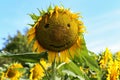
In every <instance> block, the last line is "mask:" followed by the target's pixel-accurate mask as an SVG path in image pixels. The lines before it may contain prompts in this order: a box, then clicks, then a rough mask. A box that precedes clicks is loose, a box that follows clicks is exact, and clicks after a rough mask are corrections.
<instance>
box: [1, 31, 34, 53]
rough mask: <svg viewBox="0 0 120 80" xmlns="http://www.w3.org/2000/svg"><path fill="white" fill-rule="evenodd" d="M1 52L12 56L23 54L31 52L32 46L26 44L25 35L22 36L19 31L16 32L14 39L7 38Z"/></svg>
mask: <svg viewBox="0 0 120 80" xmlns="http://www.w3.org/2000/svg"><path fill="white" fill-rule="evenodd" d="M3 50H4V51H7V52H10V53H14V54H17V53H25V52H31V51H32V46H31V45H28V44H27V35H26V34H25V35H23V34H21V32H20V31H17V34H16V35H15V36H14V37H11V36H8V39H7V40H6V42H5V47H4V48H3Z"/></svg>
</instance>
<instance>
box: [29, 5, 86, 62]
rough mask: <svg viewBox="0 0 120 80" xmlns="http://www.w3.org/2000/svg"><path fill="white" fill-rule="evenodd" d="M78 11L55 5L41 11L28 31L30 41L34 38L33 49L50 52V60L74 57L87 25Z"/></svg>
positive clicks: (63, 59)
mask: <svg viewBox="0 0 120 80" xmlns="http://www.w3.org/2000/svg"><path fill="white" fill-rule="evenodd" d="M79 18H80V16H79V14H78V13H72V12H71V11H70V10H69V9H65V8H63V7H58V6H55V7H54V8H51V7H49V9H48V11H46V12H45V11H41V15H40V16H38V18H37V20H36V22H35V24H34V25H33V27H32V28H31V29H30V30H29V31H28V43H30V42H31V41H33V40H34V44H33V51H37V52H39V53H40V52H44V51H47V52H48V61H49V62H53V61H54V60H56V61H57V62H59V61H60V62H61V61H65V60H66V59H67V58H74V56H75V55H77V53H75V51H76V49H77V48H80V47H81V43H82V39H83V38H82V37H80V36H79V34H82V33H83V32H84V30H85V26H84V24H83V22H82V21H81V20H79Z"/></svg>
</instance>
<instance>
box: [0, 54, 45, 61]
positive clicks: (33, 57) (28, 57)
mask: <svg viewBox="0 0 120 80" xmlns="http://www.w3.org/2000/svg"><path fill="white" fill-rule="evenodd" d="M0 57H4V58H13V59H15V60H17V61H21V62H33V63H34V62H39V61H40V59H41V58H44V59H47V53H46V52H43V53H40V54H38V53H19V54H11V53H7V54H5V53H0Z"/></svg>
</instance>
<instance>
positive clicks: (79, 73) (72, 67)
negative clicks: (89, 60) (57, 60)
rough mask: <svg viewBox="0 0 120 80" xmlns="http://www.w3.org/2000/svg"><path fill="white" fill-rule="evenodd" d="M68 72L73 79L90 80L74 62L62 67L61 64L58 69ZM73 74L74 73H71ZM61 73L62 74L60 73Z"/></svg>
mask: <svg viewBox="0 0 120 80" xmlns="http://www.w3.org/2000/svg"><path fill="white" fill-rule="evenodd" d="M67 70H68V72H67V74H68V75H69V74H70V75H71V76H73V77H75V76H76V77H78V78H80V79H83V80H84V79H85V80H89V78H88V76H87V75H86V74H84V73H83V72H82V71H81V70H80V68H79V67H78V66H77V65H76V64H75V63H73V62H72V61H71V62H69V63H64V64H63V63H62V65H61V64H60V66H59V68H58V71H62V72H66V71H67ZM71 72H72V73H71ZM60 73H61V72H60Z"/></svg>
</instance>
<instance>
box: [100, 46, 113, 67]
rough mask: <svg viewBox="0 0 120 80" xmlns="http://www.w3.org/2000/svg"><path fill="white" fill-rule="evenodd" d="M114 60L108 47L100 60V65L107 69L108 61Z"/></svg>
mask: <svg viewBox="0 0 120 80" xmlns="http://www.w3.org/2000/svg"><path fill="white" fill-rule="evenodd" d="M110 60H112V54H111V52H110V51H109V49H108V48H106V51H105V52H104V54H103V55H102V59H101V60H100V62H99V63H100V67H101V68H103V69H105V68H106V66H107V64H108V62H109V61H110Z"/></svg>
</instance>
